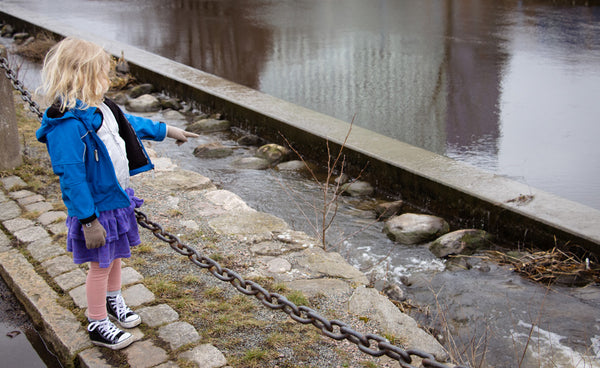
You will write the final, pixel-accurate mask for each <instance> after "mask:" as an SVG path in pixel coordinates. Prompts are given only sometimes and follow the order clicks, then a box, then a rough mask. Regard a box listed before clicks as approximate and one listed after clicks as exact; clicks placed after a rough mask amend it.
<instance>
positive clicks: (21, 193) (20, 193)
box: [9, 182, 35, 199]
mask: <svg viewBox="0 0 600 368" xmlns="http://www.w3.org/2000/svg"><path fill="white" fill-rule="evenodd" d="M23 183H25V182H23ZM24 185H27V183H25V184H24ZM9 195H10V198H12V199H20V198H25V197H30V196H32V195H35V193H34V192H32V191H30V190H26V189H22V190H17V191H14V192H10V194H9Z"/></svg>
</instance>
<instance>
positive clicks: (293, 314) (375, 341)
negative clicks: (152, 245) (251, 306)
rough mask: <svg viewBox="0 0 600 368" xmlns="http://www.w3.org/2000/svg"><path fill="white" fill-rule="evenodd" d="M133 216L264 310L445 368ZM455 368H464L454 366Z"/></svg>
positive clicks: (361, 345)
mask: <svg viewBox="0 0 600 368" xmlns="http://www.w3.org/2000/svg"><path fill="white" fill-rule="evenodd" d="M135 213H136V217H137V222H138V224H139V225H140V226H141V227H143V228H145V229H148V230H150V231H152V233H153V234H154V236H156V237H157V238H158V239H160V240H162V241H164V242H166V243H169V245H170V246H171V248H172V249H173V250H174V251H176V252H177V253H179V254H181V255H183V256H186V257H188V258H189V260H190V261H192V263H194V264H196V265H197V266H199V267H201V268H204V269H207V270H208V271H209V272H210V273H211V274H212V275H213V276H215V277H216V278H218V279H219V280H221V281H225V282H229V283H230V284H231V285H232V286H233V287H234V288H236V289H237V290H238V291H239V292H241V293H243V294H245V295H252V296H254V297H255V298H256V299H258V300H259V301H260V302H261V303H262V304H263V305H265V306H266V307H268V308H271V309H273V310H277V309H279V310H281V311H283V312H284V313H286V314H288V315H289V317H290V318H292V319H293V320H294V321H296V322H299V323H302V324H312V325H313V326H315V327H316V328H318V329H320V330H321V332H322V333H323V334H324V335H325V336H328V337H331V338H332V339H334V340H344V339H346V340H348V341H350V342H352V343H354V344H356V345H357V346H358V349H359V350H360V351H362V352H363V353H366V354H369V355H371V356H374V357H380V356H382V355H386V356H388V357H390V358H392V359H394V360H397V361H398V362H399V363H400V365H401V366H402V367H403V368H415V367H414V366H413V365H411V364H410V363H411V362H412V358H411V356H413V355H414V356H418V357H420V358H422V359H423V360H422V363H421V364H422V365H423V366H424V367H426V368H448V366H446V365H444V364H442V363H439V362H437V361H436V360H435V358H434V357H433V355H431V354H428V353H425V352H422V351H420V350H417V349H410V350H403V349H401V348H400V347H398V346H395V345H393V344H391V343H390V342H389V341H388V340H387V339H386V338H384V337H381V336H379V335H375V334H366V335H363V334H361V333H360V332H357V331H355V330H353V329H352V328H350V326H349V325H347V324H346V323H344V322H342V321H338V320H328V319H326V318H324V317H323V316H321V315H320V314H319V313H318V312H317V311H315V310H314V309H311V308H309V307H306V306H302V305H301V306H297V305H296V304H294V303H292V302H291V301H289V300H288V299H287V298H286V297H285V296H283V295H281V294H278V293H271V292H269V291H267V290H265V289H264V288H263V287H262V286H260V285H259V284H257V283H256V282H254V281H251V280H245V279H244V278H243V277H242V276H240V275H239V274H238V273H237V272H235V271H233V270H231V269H229V268H224V267H222V266H221V265H220V264H219V263H218V262H217V261H215V260H213V259H211V258H208V257H206V256H203V255H201V254H199V253H198V252H197V251H196V250H195V249H194V248H192V247H190V246H189V245H186V244H184V243H182V242H181V240H179V238H178V237H177V236H175V235H173V234H171V233H169V232H168V231H165V230H164V229H163V227H162V226H161V225H160V224H157V223H156V222H153V221H150V220H149V219H148V216H147V215H146V214H144V213H143V212H142V211H139V210H136V211H135ZM372 345H373V346H372ZM455 368H465V367H460V366H456V367H455Z"/></svg>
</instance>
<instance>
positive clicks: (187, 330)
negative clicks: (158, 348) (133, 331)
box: [158, 322, 200, 350]
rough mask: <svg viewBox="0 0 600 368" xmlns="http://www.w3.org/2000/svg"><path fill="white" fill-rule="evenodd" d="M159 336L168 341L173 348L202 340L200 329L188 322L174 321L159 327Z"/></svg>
mask: <svg viewBox="0 0 600 368" xmlns="http://www.w3.org/2000/svg"><path fill="white" fill-rule="evenodd" d="M158 337H160V338H161V339H162V340H164V341H165V342H166V343H168V344H169V346H170V348H171V350H176V349H178V348H180V347H182V346H183V345H185V344H189V343H194V342H197V341H198V340H200V335H199V334H198V331H196V329H195V328H194V326H192V325H190V324H189V323H187V322H174V323H171V324H169V325H166V326H163V327H161V328H159V329H158Z"/></svg>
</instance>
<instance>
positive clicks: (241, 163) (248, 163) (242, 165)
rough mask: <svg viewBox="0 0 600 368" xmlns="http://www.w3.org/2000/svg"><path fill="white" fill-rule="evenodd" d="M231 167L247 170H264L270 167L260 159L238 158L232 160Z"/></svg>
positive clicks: (267, 162)
mask: <svg viewBox="0 0 600 368" xmlns="http://www.w3.org/2000/svg"><path fill="white" fill-rule="evenodd" d="M231 165H232V166H233V167H235V168H238V169H249V170H265V169H268V168H269V167H270V166H271V164H270V163H269V161H267V160H265V159H264V158H260V157H240V158H237V159H235V160H233V161H232V162H231Z"/></svg>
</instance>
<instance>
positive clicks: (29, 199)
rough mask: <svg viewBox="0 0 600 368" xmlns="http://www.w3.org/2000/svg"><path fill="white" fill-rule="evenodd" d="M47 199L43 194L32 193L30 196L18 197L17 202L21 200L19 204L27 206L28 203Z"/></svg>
mask: <svg viewBox="0 0 600 368" xmlns="http://www.w3.org/2000/svg"><path fill="white" fill-rule="evenodd" d="M45 199H46V198H44V196H43V195H40V194H35V195H31V196H29V197H23V198H19V199H17V202H19V204H20V205H21V206H26V205H28V204H32V203H37V202H41V201H44V200H45Z"/></svg>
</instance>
